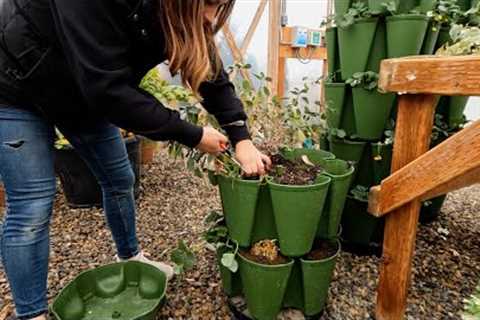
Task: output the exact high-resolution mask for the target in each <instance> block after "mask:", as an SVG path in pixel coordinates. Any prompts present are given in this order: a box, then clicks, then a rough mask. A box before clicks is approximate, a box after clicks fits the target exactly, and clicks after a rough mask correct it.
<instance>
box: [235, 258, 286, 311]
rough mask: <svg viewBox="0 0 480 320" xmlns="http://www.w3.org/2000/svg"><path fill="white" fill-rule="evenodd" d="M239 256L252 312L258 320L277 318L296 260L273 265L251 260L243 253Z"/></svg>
mask: <svg viewBox="0 0 480 320" xmlns="http://www.w3.org/2000/svg"><path fill="white" fill-rule="evenodd" d="M238 257H239V269H240V275H241V278H242V284H243V292H244V294H245V299H246V301H247V305H248V309H249V311H250V314H251V315H252V316H253V317H254V318H255V319H258V320H275V319H276V317H277V315H278V313H279V312H280V310H281V308H282V301H283V297H284V295H285V290H286V288H287V284H288V278H289V277H290V273H291V271H292V267H293V263H294V261H293V260H291V261H290V262H289V263H286V264H281V265H273V266H272V265H263V264H259V263H256V262H253V261H250V260H248V259H247V258H245V257H243V256H242V255H241V254H239V255H238Z"/></svg>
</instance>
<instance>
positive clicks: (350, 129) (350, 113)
mask: <svg viewBox="0 0 480 320" xmlns="http://www.w3.org/2000/svg"><path fill="white" fill-rule="evenodd" d="M345 99H346V100H345V104H344V106H343V112H342V120H341V122H340V129H342V130H344V131H345V133H346V134H347V136H354V135H356V134H357V128H356V127H355V112H354V110H353V97H352V91H351V89H350V86H347V92H346V97H345Z"/></svg>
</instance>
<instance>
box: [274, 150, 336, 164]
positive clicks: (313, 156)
mask: <svg viewBox="0 0 480 320" xmlns="http://www.w3.org/2000/svg"><path fill="white" fill-rule="evenodd" d="M281 154H282V156H283V157H285V158H286V159H288V160H295V159H300V158H301V157H302V156H303V155H306V156H307V157H308V159H309V160H310V161H312V162H313V163H318V164H322V163H323V161H324V160H333V159H335V155H334V154H333V153H331V152H328V151H325V150H316V149H304V148H295V149H285V150H283V151H282V152H281Z"/></svg>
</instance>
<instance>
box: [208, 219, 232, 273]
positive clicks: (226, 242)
mask: <svg viewBox="0 0 480 320" xmlns="http://www.w3.org/2000/svg"><path fill="white" fill-rule="evenodd" d="M205 224H207V226H209V228H208V229H207V231H205V233H204V235H203V237H204V239H205V241H206V242H207V247H208V248H210V249H211V250H213V251H215V252H217V251H219V250H221V251H222V252H223V254H222V257H221V259H220V263H221V264H222V265H223V266H224V267H226V268H228V269H229V270H230V271H232V272H234V273H235V272H237V271H238V261H237V260H236V257H237V254H238V250H239V246H238V243H237V242H236V241H235V240H233V239H231V238H230V237H229V235H228V229H227V227H226V225H225V218H224V216H223V214H221V213H220V212H218V211H212V212H210V214H209V215H208V216H207V218H206V219H205Z"/></svg>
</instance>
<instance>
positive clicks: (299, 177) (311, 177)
mask: <svg viewBox="0 0 480 320" xmlns="http://www.w3.org/2000/svg"><path fill="white" fill-rule="evenodd" d="M271 160H272V169H271V170H270V175H271V176H272V177H273V181H274V182H275V183H279V184H285V185H292V186H302V185H309V184H314V183H315V180H316V179H317V176H318V175H319V174H320V173H322V171H323V168H322V167H320V166H318V165H314V166H311V165H308V164H306V163H304V162H303V161H302V160H295V161H290V160H287V159H285V158H284V157H282V156H281V155H280V154H275V155H273V156H271Z"/></svg>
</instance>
